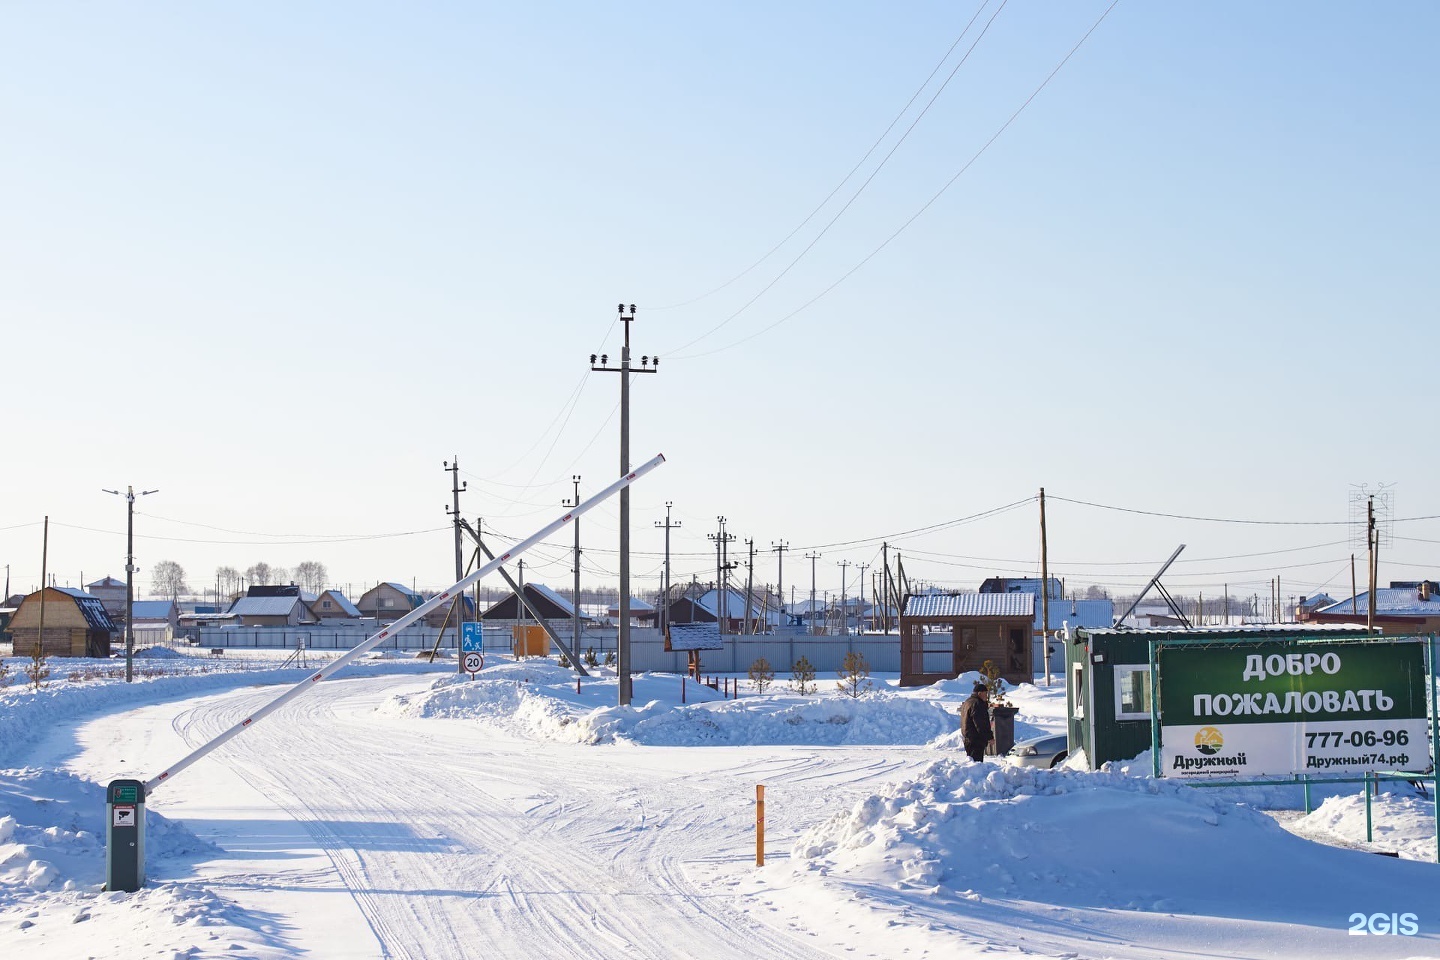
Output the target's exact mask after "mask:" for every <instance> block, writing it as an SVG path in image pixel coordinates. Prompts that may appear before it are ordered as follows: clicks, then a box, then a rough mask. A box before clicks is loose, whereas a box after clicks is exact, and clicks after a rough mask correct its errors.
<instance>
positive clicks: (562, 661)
mask: <svg viewBox="0 0 1440 960" xmlns="http://www.w3.org/2000/svg"><path fill="white" fill-rule="evenodd" d="M560 666H562V667H566V668H568V667H569V666H570V658H569V657H567V656H565V654H563V653H562V654H560Z"/></svg>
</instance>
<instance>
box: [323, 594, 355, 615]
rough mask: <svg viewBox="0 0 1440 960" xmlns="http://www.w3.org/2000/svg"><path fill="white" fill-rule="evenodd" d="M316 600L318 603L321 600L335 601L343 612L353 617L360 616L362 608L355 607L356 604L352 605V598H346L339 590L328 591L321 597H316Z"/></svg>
mask: <svg viewBox="0 0 1440 960" xmlns="http://www.w3.org/2000/svg"><path fill="white" fill-rule="evenodd" d="M315 600H316V601H317V602H318V601H320V600H330V601H333V602H334V603H335V605H336V606H338V607H339V608H340V609H341V610H343V611H344V612H345V613H346V614H348V615H350V616H352V617H358V616H360V608H359V607H357V606H355V604H353V603H351V602H350V598H349V597H347V596H345V594H343V593H341V592H340V591H339V590H326V591H325V592H324V593H322V594H320V596H318V597H316V598H315Z"/></svg>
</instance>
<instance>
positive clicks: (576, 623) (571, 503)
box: [560, 473, 580, 653]
mask: <svg viewBox="0 0 1440 960" xmlns="http://www.w3.org/2000/svg"><path fill="white" fill-rule="evenodd" d="M570 480H571V481H572V482H573V483H574V484H575V499H573V500H570V499H566V500H561V501H560V506H562V507H578V506H580V474H578V473H576V474H572V475H571V477H570ZM573 604H574V607H575V609H574V610H573V611H572V613H573V615H574V616H573V618H572V623H573V626H572V627H571V632H572V633H573V634H574V637H573V638H572V639H571V641H570V642H571V643H572V644H574V645H575V652H576V653H579V652H580V521H579V519H578V518H577V519H576V520H575V594H574V601H573Z"/></svg>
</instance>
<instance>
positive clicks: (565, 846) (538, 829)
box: [57, 677, 934, 960]
mask: <svg viewBox="0 0 1440 960" xmlns="http://www.w3.org/2000/svg"><path fill="white" fill-rule="evenodd" d="M425 683H426V681H424V680H414V679H409V678H404V679H402V678H395V677H389V678H376V679H362V680H351V681H339V682H331V683H327V684H323V685H320V686H319V687H317V688H316V689H315V690H314V691H313V692H312V693H310V694H309V695H308V696H306V697H303V698H300V699H299V700H298V701H296V702H294V703H292V704H290V705H288V706H287V707H286V708H284V709H283V710H281V711H279V712H277V713H276V714H275V715H273V716H272V717H270V718H269V719H267V720H266V721H265V722H264V723H261V724H258V725H257V726H256V727H255V728H253V729H251V730H249V731H247V732H246V734H245V735H244V736H242V737H239V738H237V739H236V740H235V741H233V742H232V743H230V744H228V745H226V746H225V747H224V748H222V749H221V750H220V751H219V752H217V753H216V754H214V755H213V756H212V757H211V758H207V759H206V760H204V761H202V762H201V763H200V764H198V765H197V766H196V767H195V768H193V769H192V770H190V771H187V772H186V773H185V774H184V775H183V776H182V777H179V778H177V779H176V780H175V781H174V782H173V783H171V784H167V785H166V786H165V787H164V788H163V789H162V790H161V791H159V792H157V794H156V795H155V797H154V800H153V803H152V807H153V809H154V810H156V811H157V812H159V813H162V814H164V815H166V816H168V817H172V818H177V819H183V820H184V821H185V822H186V823H187V824H188V825H190V827H191V829H192V830H194V831H195V832H196V833H197V834H198V835H200V836H202V837H204V838H206V839H211V840H213V841H214V842H216V843H217V844H218V845H219V846H221V847H222V848H223V849H224V850H225V851H227V855H228V856H229V857H233V858H235V861H233V862H227V860H226V859H225V858H223V857H222V858H220V859H218V860H215V861H212V862H209V863H201V864H198V865H197V867H196V869H197V870H198V871H199V872H200V874H201V876H202V877H203V879H204V880H205V882H206V883H207V885H209V886H210V887H211V888H212V889H214V890H215V891H216V892H217V893H219V894H221V895H223V896H226V897H228V898H231V899H233V900H235V901H237V902H238V903H239V904H240V905H242V906H245V907H248V908H250V909H253V910H256V911H257V912H260V913H262V914H269V915H273V916H277V917H280V918H283V919H282V920H281V921H280V922H278V923H277V928H279V929H280V930H281V934H280V935H281V936H282V938H283V939H284V940H285V941H286V942H288V943H291V944H293V945H294V946H295V947H296V948H297V949H305V948H308V949H310V950H312V951H315V952H316V954H317V955H321V956H325V957H340V956H353V957H375V956H379V957H395V958H406V960H421V958H425V960H437V958H444V957H470V956H475V955H476V954H477V952H479V951H480V950H482V949H483V951H484V952H485V953H486V954H488V955H495V956H516V957H519V956H526V957H544V956H566V957H597V958H598V957H620V956H624V957H655V958H670V957H677V956H704V957H707V958H731V957H734V958H737V960H738V958H753V957H759V956H764V957H777V958H807V957H820V956H834V955H836V954H833V953H830V952H828V951H827V950H826V949H825V948H824V947H823V946H822V945H821V944H820V942H819V939H818V938H817V937H816V936H815V935H814V933H813V932H812V931H806V930H800V929H794V928H791V927H787V928H785V929H779V928H776V927H772V926H769V925H766V924H764V923H762V922H761V921H759V920H757V919H756V914H755V912H754V911H750V910H745V909H742V908H740V907H738V906H737V903H736V900H735V898H734V897H733V896H730V895H728V894H720V893H717V892H715V891H714V890H713V889H708V888H706V887H703V886H702V885H700V884H699V883H698V882H697V880H696V879H694V878H692V877H691V876H689V875H687V871H686V864H687V863H692V864H696V865H702V864H703V865H707V866H709V867H711V868H713V867H714V866H715V865H716V864H726V865H728V864H743V863H745V862H746V861H750V860H752V858H753V855H754V834H753V818H754V807H753V797H754V785H755V784H756V783H764V784H766V786H767V808H768V810H767V812H768V814H769V823H768V833H769V837H770V839H771V841H772V843H771V850H772V857H773V856H777V855H780V854H782V853H783V852H784V851H786V850H788V848H789V845H790V841H791V840H792V839H793V837H794V834H795V831H796V830H797V829H799V828H803V826H805V825H808V824H810V823H813V822H814V820H815V818H816V817H817V816H819V815H822V814H824V813H829V812H834V811H838V810H840V809H842V808H843V807H845V806H846V805H847V804H848V803H849V802H850V801H851V800H853V798H854V797H855V796H856V795H857V794H858V793H860V792H861V791H868V790H870V789H872V788H873V787H874V786H875V784H876V783H877V782H880V781H884V780H889V779H893V778H895V777H897V776H900V775H903V774H905V773H907V772H909V771H912V770H914V769H916V768H918V767H919V766H921V765H922V764H923V763H925V762H926V761H928V760H930V759H932V758H933V756H934V754H933V752H931V751H926V750H921V749H914V748H897V747H876V748H834V749H827V748H802V749H797V748H780V747H774V748H721V747H717V748H708V749H701V750H695V749H685V748H673V749H672V748H658V747H650V748H643V749H641V748H635V747H628V746H624V745H620V746H610V747H603V748H596V747H589V746H570V745H564V744H555V743H544V744H540V743H536V742H533V741H528V740H520V739H512V738H509V737H506V736H504V735H503V734H500V733H497V732H495V731H494V730H493V729H492V728H489V727H486V726H482V725H479V724H476V723H474V722H470V721H461V720H453V721H451V720H434V719H431V720H424V721H417V720H406V719H400V718H396V717H393V716H385V717H383V718H382V717H377V715H376V713H375V708H376V707H377V706H378V705H379V704H380V703H381V702H382V701H383V700H384V699H385V698H386V697H387V696H389V695H390V694H392V693H395V692H403V691H406V690H414V689H419V688H420V687H422V686H424V685H425ZM275 693H276V691H275V690H273V689H248V690H244V691H239V692H236V693H232V694H224V695H220V696H214V697H207V698H203V699H200V700H192V701H187V702H184V703H181V704H169V705H164V704H162V705H156V706H152V707H146V708H142V709H140V710H136V711H133V712H132V713H130V714H127V715H126V716H125V724H124V729H125V731H126V734H125V741H124V743H123V744H121V743H117V742H115V741H114V740H113V737H114V736H115V731H116V730H117V725H116V724H114V723H113V722H110V721H97V722H96V723H92V724H88V725H86V726H85V727H83V728H82V729H81V731H80V734H79V741H80V745H81V750H80V753H79V754H78V755H77V756H74V757H73V758H72V759H71V760H70V761H69V763H68V766H69V768H70V769H71V770H73V771H74V772H76V773H79V774H83V775H85V776H90V777H93V778H96V779H99V780H101V781H102V782H103V781H104V780H106V779H108V778H110V777H113V776H117V775H134V770H135V769H136V766H137V765H138V766H140V767H141V768H142V769H145V770H151V769H159V768H160V767H161V766H162V765H163V764H164V763H166V762H169V761H171V760H173V759H175V756H176V753H177V752H184V750H185V747H186V745H187V744H188V745H191V746H193V745H198V744H199V743H201V742H203V741H204V740H205V739H208V738H209V737H210V736H212V735H214V734H216V733H218V732H220V731H221V730H223V729H225V728H226V727H228V726H230V725H231V724H233V723H235V722H236V721H237V720H239V719H241V718H242V717H243V716H245V715H247V714H248V713H249V712H250V711H252V710H253V709H254V708H255V706H256V705H257V704H259V703H261V702H264V701H267V700H268V699H270V698H272V697H274V696H275ZM142 731H143V732H142ZM182 740H183V742H182ZM117 754H128V756H125V761H124V765H123V766H117V763H118V762H119V761H118V759H117ZM822 755H823V756H822ZM57 759H58V758H57ZM127 770H128V771H130V772H129V774H126V773H125V772H126V771H127ZM617 785H618V786H617ZM397 811H398V812H402V813H397ZM797 815H798V816H797ZM296 824H298V825H300V826H301V827H303V829H296ZM256 861H259V862H256ZM752 862H753V861H752ZM327 864H328V865H327ZM752 869H753V867H752ZM266 870H274V871H279V872H280V873H281V876H279V877H275V878H274V879H273V881H260V882H257V880H259V878H257V877H254V876H252V875H253V874H254V873H257V872H264V871H266ZM706 872H711V873H713V869H711V870H709V871H706ZM846 955H848V956H865V955H867V953H866V952H865V951H864V950H857V951H854V952H846Z"/></svg>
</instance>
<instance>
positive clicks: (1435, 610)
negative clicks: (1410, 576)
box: [1315, 587, 1440, 617]
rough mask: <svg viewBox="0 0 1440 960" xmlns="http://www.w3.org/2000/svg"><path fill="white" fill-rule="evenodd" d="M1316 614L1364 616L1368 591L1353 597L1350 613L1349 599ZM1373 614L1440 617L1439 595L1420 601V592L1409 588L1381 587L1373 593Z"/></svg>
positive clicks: (1368, 609) (1326, 607) (1330, 605)
mask: <svg viewBox="0 0 1440 960" xmlns="http://www.w3.org/2000/svg"><path fill="white" fill-rule="evenodd" d="M1315 612H1316V613H1335V614H1347V613H1352V612H1353V613H1355V614H1358V615H1365V614H1368V613H1369V612H1370V591H1368V590H1367V591H1365V592H1364V593H1361V594H1358V595H1357V596H1356V597H1355V606H1354V609H1353V611H1352V609H1351V606H1350V598H1348V597H1347V598H1346V599H1344V600H1338V601H1336V602H1335V603H1331V604H1328V605H1326V606H1323V607H1321V608H1320V609H1318V610H1316V611H1315ZM1375 613H1376V615H1378V616H1384V617H1440V594H1435V593H1432V594H1431V595H1430V599H1429V600H1421V599H1420V591H1419V590H1416V589H1412V588H1410V587H1381V588H1380V589H1378V590H1376V591H1375Z"/></svg>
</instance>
